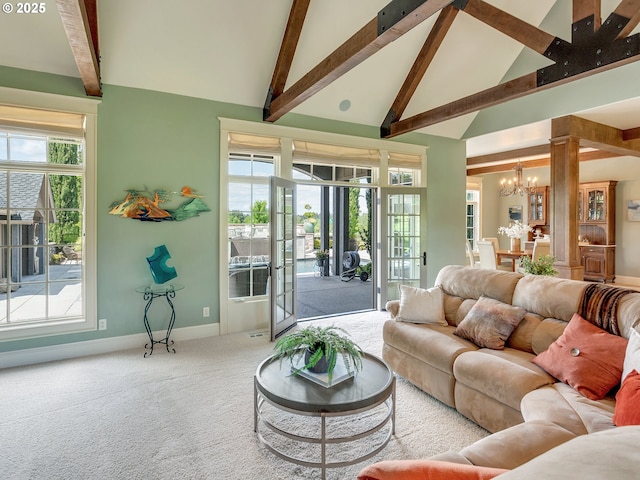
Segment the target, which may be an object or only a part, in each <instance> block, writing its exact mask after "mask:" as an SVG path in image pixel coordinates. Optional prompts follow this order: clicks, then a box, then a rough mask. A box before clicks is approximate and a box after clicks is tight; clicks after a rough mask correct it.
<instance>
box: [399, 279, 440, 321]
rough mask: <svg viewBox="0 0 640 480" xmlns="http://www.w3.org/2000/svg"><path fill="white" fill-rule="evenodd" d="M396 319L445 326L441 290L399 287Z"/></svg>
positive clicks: (438, 288)
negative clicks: (398, 304)
mask: <svg viewBox="0 0 640 480" xmlns="http://www.w3.org/2000/svg"><path fill="white" fill-rule="evenodd" d="M397 319H398V320H400V321H403V322H412V323H433V324H436V325H447V321H446V320H445V318H444V304H443V299H442V289H440V287H434V288H429V289H424V288H416V287H410V286H408V285H400V308H399V309H398V316H397Z"/></svg>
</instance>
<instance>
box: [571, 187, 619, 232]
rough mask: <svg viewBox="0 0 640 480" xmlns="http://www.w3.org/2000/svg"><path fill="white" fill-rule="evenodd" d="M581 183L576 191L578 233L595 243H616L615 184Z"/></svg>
mask: <svg viewBox="0 0 640 480" xmlns="http://www.w3.org/2000/svg"><path fill="white" fill-rule="evenodd" d="M617 183H618V182H615V181H608V182H597V183H581V184H580V190H579V191H578V221H579V223H580V225H579V235H580V236H581V237H587V238H588V239H589V242H590V243H592V244H597V245H613V244H615V243H616V238H615V237H616V184H617Z"/></svg>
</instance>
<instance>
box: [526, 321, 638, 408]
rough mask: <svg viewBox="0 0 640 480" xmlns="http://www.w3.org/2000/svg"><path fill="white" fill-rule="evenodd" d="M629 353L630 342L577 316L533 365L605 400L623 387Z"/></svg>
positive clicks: (590, 395)
mask: <svg viewBox="0 0 640 480" xmlns="http://www.w3.org/2000/svg"><path fill="white" fill-rule="evenodd" d="M626 349H627V339H625V338H623V337H619V336H617V335H612V334H611V333H608V332H606V331H604V330H603V329H601V328H599V327H596V326H595V325H594V324H592V323H590V322H588V321H586V320H585V319H584V318H582V317H581V316H580V315H578V314H577V313H575V314H574V315H573V317H572V318H571V321H570V322H569V324H568V325H567V327H566V328H565V329H564V332H563V333H562V335H561V336H560V337H559V338H558V339H557V340H556V341H555V342H553V343H552V344H551V345H550V346H549V348H548V349H546V350H545V351H544V352H542V353H540V354H539V355H538V356H537V357H535V358H534V359H533V363H535V364H536V365H538V366H540V367H542V368H544V369H545V370H546V371H547V372H548V373H549V374H550V375H553V376H554V377H556V378H557V379H558V380H560V381H562V382H564V383H567V384H569V385H570V386H571V387H573V388H574V389H575V390H577V391H578V392H580V393H581V394H582V395H583V396H585V397H587V398H590V399H591V400H601V399H603V398H604V397H605V396H606V395H607V393H609V391H610V390H611V389H612V388H613V387H615V386H616V385H618V384H619V383H620V377H621V376H622V365H623V363H624V356H625V352H626Z"/></svg>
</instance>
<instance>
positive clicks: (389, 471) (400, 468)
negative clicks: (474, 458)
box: [358, 460, 507, 480]
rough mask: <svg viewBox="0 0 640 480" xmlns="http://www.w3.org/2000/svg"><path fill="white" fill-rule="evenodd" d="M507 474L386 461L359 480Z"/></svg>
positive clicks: (470, 479) (485, 479)
mask: <svg viewBox="0 0 640 480" xmlns="http://www.w3.org/2000/svg"><path fill="white" fill-rule="evenodd" d="M505 472H507V470H503V469H500V468H489V467H477V466H475V465H463V464H459V463H451V462H440V461H438V460H385V461H382V462H378V463H374V464H373V465H369V466H368V467H365V468H364V469H362V470H361V471H360V474H359V475H358V480H417V479H421V480H451V479H454V478H455V479H457V480H489V479H491V478H494V477H497V476H498V475H500V474H502V473H505Z"/></svg>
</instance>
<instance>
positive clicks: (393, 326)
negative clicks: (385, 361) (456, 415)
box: [382, 320, 478, 374]
mask: <svg viewBox="0 0 640 480" xmlns="http://www.w3.org/2000/svg"><path fill="white" fill-rule="evenodd" d="M453 330H454V327H451V326H448V325H447V326H441V325H421V324H414V323H404V322H398V321H395V320H387V321H386V322H385V323H384V325H383V327H382V337H383V339H384V343H386V344H387V345H390V346H392V347H394V348H396V349H398V350H400V351H401V352H404V353H406V354H408V355H410V356H411V357H415V358H417V359H418V360H420V361H422V362H425V363H427V364H429V365H431V366H433V367H435V368H437V369H438V370H441V371H443V372H447V373H449V374H451V373H452V372H453V362H454V360H455V359H456V358H457V357H458V355H460V354H461V353H463V352H467V351H470V350H477V348H478V347H476V346H475V345H474V344H473V343H471V342H469V341H467V340H464V339H462V338H460V337H457V336H455V335H454V334H453Z"/></svg>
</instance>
